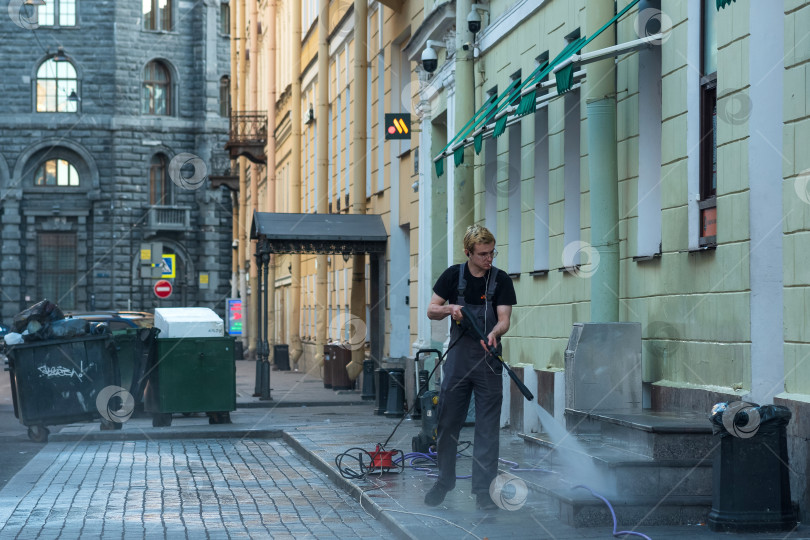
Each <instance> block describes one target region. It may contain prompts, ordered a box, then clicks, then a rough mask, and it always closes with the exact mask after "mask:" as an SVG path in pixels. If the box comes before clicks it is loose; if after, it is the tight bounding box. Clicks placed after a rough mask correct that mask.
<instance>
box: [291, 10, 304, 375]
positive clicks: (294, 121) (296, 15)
mask: <svg viewBox="0 0 810 540" xmlns="http://www.w3.org/2000/svg"><path fill="white" fill-rule="evenodd" d="M290 4H292V27H293V28H292V46H291V47H290V56H291V58H292V96H291V100H292V106H291V122H290V124H291V131H292V133H291V135H292V154H291V156H290V162H291V166H292V175H291V178H290V212H291V213H293V214H300V213H301V130H302V126H301V123H302V120H303V119H302V118H301V38H302V32H301V2H297V1H293V2H290ZM290 261H291V262H290V264H291V266H292V271H291V275H290V301H291V303H292V306H291V308H292V309H291V310H290V321H289V324H290V342H291V343H290V363H291V364H292V366H293V367H294V368H295V369H298V360H299V359H300V358H301V355H302V354H303V352H304V350H303V348H302V347H301V256H300V255H297V254H292V255H291V256H290Z"/></svg>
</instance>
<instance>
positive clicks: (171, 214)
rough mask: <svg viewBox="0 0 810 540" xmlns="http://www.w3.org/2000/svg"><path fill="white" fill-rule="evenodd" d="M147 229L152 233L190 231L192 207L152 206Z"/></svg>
mask: <svg viewBox="0 0 810 540" xmlns="http://www.w3.org/2000/svg"><path fill="white" fill-rule="evenodd" d="M146 227H147V229H149V230H152V231H190V230H191V207H190V206H151V207H149V211H148V213H147V219H146Z"/></svg>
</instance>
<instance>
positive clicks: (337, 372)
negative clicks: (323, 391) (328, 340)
mask: <svg viewBox="0 0 810 540" xmlns="http://www.w3.org/2000/svg"><path fill="white" fill-rule="evenodd" d="M332 351H333V354H332V363H331V369H332V390H353V389H354V386H355V381H353V380H351V379H350V378H349V373H348V372H347V371H346V366H348V365H349V363H351V361H352V350H351V349H348V348H346V347H343V346H342V345H335V346H334V348H333V349H332Z"/></svg>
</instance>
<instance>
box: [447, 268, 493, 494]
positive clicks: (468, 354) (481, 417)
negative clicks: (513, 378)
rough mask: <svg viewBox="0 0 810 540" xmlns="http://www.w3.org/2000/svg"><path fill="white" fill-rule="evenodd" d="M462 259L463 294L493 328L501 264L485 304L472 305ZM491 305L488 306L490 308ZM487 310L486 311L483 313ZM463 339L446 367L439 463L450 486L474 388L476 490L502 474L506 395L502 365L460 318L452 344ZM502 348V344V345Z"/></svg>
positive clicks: (480, 322) (453, 328)
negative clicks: (461, 324) (501, 432)
mask: <svg viewBox="0 0 810 540" xmlns="http://www.w3.org/2000/svg"><path fill="white" fill-rule="evenodd" d="M466 264H467V263H462V264H460V265H459V280H458V300H457V303H458V305H460V306H466V307H467V309H468V310H469V312H470V313H471V314H472V315H473V317H474V318H475V319H476V321H475V322H476V324H477V325H478V327H479V328H481V329H483V331H484V335H489V333H490V332H491V331H492V329H493V328H494V326H495V324H497V322H498V317H497V313H496V311H495V306H493V305H492V298H493V295H494V293H495V284H496V281H497V280H496V279H495V277H496V276H497V274H498V269H497V268H495V267H494V266H493V267H492V268H491V269H490V270H489V282H488V283H487V290H486V300H485V302H484V304H482V305H467V304H466V303H465V301H464V290H465V289H466V288H467V282H466V280H465V279H464V267H465V266H466ZM486 310H489V311H486ZM485 311H486V317H485V316H484V313H485ZM456 340H459V342H458V344H457V345H455V346H453V348H452V349H450V350H449V352H448V353H447V361H446V362H445V364H444V371H443V372H442V385H441V393H440V394H439V425H438V433H437V435H438V438H437V441H436V444H437V452H438V456H437V462H438V465H439V480H438V482H437V483H438V485H440V486H442V487H443V488H445V489H446V490H450V489H453V488H454V487H455V485H456V452H457V450H458V436H459V432H460V431H461V427H462V425H463V424H464V421H465V419H466V417H467V410H468V408H469V406H470V393H471V392H472V391H473V390H474V391H475V438H474V441H473V466H472V492H473V493H476V494H478V493H489V486H490V483H491V482H492V480H493V479H494V478H495V477H496V476H497V474H498V442H499V441H498V435H499V433H498V432H499V428H500V417H501V402H502V401H503V390H502V389H503V386H502V382H501V379H502V377H501V373H502V372H503V366H501V363H500V362H499V361H498V360H497V359H494V358H491V357H490V356H489V355H488V354H487V353H486V351H484V349H483V348H482V347H481V343H480V341H479V340H478V339H477V338H475V337H473V335H472V332H470V331H467V332H466V333H463V332H462V329H461V328H460V327H459V325H458V324H456V323H455V321H453V322H451V324H450V345H452V344H453V343H455V342H456ZM498 348H499V349H500V344H499V345H498Z"/></svg>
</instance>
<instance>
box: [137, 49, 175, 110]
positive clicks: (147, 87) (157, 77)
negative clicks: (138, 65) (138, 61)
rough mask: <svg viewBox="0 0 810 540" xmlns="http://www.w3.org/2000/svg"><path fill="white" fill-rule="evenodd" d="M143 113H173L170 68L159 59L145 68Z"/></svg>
mask: <svg viewBox="0 0 810 540" xmlns="http://www.w3.org/2000/svg"><path fill="white" fill-rule="evenodd" d="M141 112H142V113H143V114H153V115H156V116H167V115H169V114H171V77H169V70H168V69H166V67H165V66H164V65H163V64H161V63H160V62H158V61H152V62H149V63H148V64H146V67H145V68H143V98H142V105H141Z"/></svg>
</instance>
